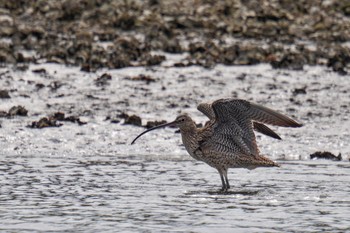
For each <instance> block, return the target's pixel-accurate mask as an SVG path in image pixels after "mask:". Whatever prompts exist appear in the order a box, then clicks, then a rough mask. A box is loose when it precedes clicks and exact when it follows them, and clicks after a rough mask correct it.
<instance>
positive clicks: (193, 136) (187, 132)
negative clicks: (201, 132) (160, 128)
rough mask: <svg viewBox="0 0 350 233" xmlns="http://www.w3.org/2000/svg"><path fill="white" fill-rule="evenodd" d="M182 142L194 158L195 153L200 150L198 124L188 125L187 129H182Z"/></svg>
mask: <svg viewBox="0 0 350 233" xmlns="http://www.w3.org/2000/svg"><path fill="white" fill-rule="evenodd" d="M180 132H181V137H182V142H183V144H184V145H185V148H186V150H187V152H188V153H189V154H190V155H191V156H192V157H193V156H194V154H193V151H194V150H195V149H196V148H198V140H197V138H198V129H197V127H196V124H195V123H194V122H193V124H188V125H186V127H181V128H180Z"/></svg>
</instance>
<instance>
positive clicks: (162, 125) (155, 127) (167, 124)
mask: <svg viewBox="0 0 350 233" xmlns="http://www.w3.org/2000/svg"><path fill="white" fill-rule="evenodd" d="M174 124H176V121H172V122H169V123H165V124H161V125H157V126H154V127H153V128H150V129H148V130H145V131H143V132H142V133H140V134H139V135H138V136H137V137H136V138H135V139H134V140H132V142H131V145H132V144H134V143H135V141H136V140H137V139H138V138H139V137H141V136H142V135H144V134H145V133H148V132H149V131H152V130H155V129H159V128H163V127H166V126H170V125H174Z"/></svg>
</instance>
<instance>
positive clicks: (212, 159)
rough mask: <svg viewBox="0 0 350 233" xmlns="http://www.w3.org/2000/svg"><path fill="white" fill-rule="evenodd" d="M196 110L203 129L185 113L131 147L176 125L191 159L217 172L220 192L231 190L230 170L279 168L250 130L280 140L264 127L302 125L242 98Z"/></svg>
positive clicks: (215, 103)
mask: <svg viewBox="0 0 350 233" xmlns="http://www.w3.org/2000/svg"><path fill="white" fill-rule="evenodd" d="M197 109H198V110H199V111H201V112H202V113H203V114H204V115H206V116H207V117H208V118H209V121H208V122H207V123H206V124H205V126H204V127H202V128H197V126H196V124H195V122H194V121H193V120H192V119H191V117H190V116H189V115H187V114H186V113H185V114H181V115H179V116H178V117H177V118H176V119H175V120H174V121H173V122H170V123H166V124H162V125H158V126H155V127H153V128H151V129H148V130H146V131H144V132H143V133H141V134H139V135H138V136H137V137H136V138H135V139H134V140H133V141H132V143H131V144H134V142H135V141H136V140H137V139H138V138H139V137H141V136H142V135H144V134H145V133H147V132H149V131H152V130H155V129H159V128H162V127H165V126H170V125H176V126H177V127H179V128H180V132H181V136H182V142H183V144H184V145H185V148H186V150H187V152H188V153H189V154H190V155H191V156H192V157H193V158H194V159H196V160H200V161H203V162H205V163H207V164H208V165H209V166H211V167H213V168H216V169H217V170H218V172H219V174H220V178H221V182H222V190H223V191H226V190H228V189H229V188H230V184H229V181H228V178H227V170H228V169H229V168H247V169H255V168H257V167H278V166H279V165H278V164H277V163H275V162H274V161H272V160H270V159H268V158H266V157H264V156H262V155H260V154H259V149H258V146H257V144H256V138H255V134H254V131H253V130H256V131H258V132H261V133H263V134H266V135H268V136H271V137H274V138H277V139H281V138H280V137H279V136H278V135H277V134H276V133H275V132H274V131H272V130H271V129H270V128H268V127H267V126H266V125H264V124H270V125H276V126H283V127H301V126H302V124H300V123H298V122H296V121H295V120H293V119H291V118H289V117H287V116H285V115H283V114H281V113H278V112H276V111H274V110H272V109H270V108H267V107H263V106H261V105H258V104H255V103H252V102H249V101H246V100H242V99H232V98H230V99H219V100H216V101H214V102H213V103H202V104H199V105H198V107H197Z"/></svg>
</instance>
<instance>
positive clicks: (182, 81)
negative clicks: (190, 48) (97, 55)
mask: <svg viewBox="0 0 350 233" xmlns="http://www.w3.org/2000/svg"><path fill="white" fill-rule="evenodd" d="M173 59H181V57H175V58H173ZM38 71H41V72H38ZM104 73H108V74H109V75H110V78H108V77H109V76H106V75H105V76H104V77H107V78H102V77H103V74H104ZM0 74H1V76H0V86H1V88H2V89H4V90H7V91H8V94H9V96H10V98H4V99H2V100H1V102H0V110H1V111H3V112H9V110H10V109H11V108H12V107H13V106H18V105H21V106H23V107H25V108H26V109H27V110H28V112H27V113H26V115H24V116H22V115H8V114H4V116H3V117H1V118H0V125H1V128H0V130H1V134H0V148H1V150H0V172H1V176H0V207H1V212H0V215H1V220H2V221H1V222H0V230H1V231H4V232H6V231H7V232H14V231H15V232H16V231H22V232H25V231H28V232H33V231H42V232H50V231H51V232H63V231H71V232H73V231H74V232H96V231H100V232H115V231H117V230H118V231H123V232H128V231H131V232H140V231H145V232H147V231H148V232H157V231H158V232H159V231H186V232H190V231H193V232H213V231H214V230H220V231H222V232H225V231H226V232H232V230H233V229H234V230H235V232H247V231H248V232H264V231H265V232H274V231H276V232H281V231H295V232H317V231H335V232H337V231H338V232H345V231H349V230H350V229H349V224H348V216H349V214H350V213H349V210H350V197H349V191H350V190H349V188H350V186H349V185H348V184H349V181H350V173H349V167H350V163H349V161H348V159H349V154H350V147H349V144H348V138H349V136H350V135H349V134H350V133H349V128H350V127H349V125H350V123H349V121H350V120H349V107H350V96H349V95H350V94H349V90H350V82H349V79H348V77H347V76H342V75H339V74H337V73H334V72H332V71H330V70H329V69H327V68H324V67H305V69H304V70H301V71H286V70H274V69H273V68H271V67H270V66H269V65H258V66H249V67H247V66H235V67H227V66H220V65H218V66H216V67H215V68H214V69H205V68H203V67H197V66H193V67H186V68H169V67H166V64H164V66H160V67H153V68H143V67H138V68H125V69H119V70H108V71H107V70H100V71H99V72H97V73H85V72H81V71H79V68H71V67H66V66H61V65H53V64H38V65H30V66H29V68H28V69H27V70H25V71H18V70H16V69H14V68H13V67H5V68H1V70H0ZM145 77H146V78H145ZM103 80H104V81H103ZM150 80H153V81H150ZM101 82H102V83H104V84H101ZM227 97H238V98H243V99H248V100H251V101H254V102H257V103H259V104H262V105H266V106H268V107H271V108H273V109H276V110H279V111H281V112H282V113H285V114H287V115H289V116H291V117H293V118H295V119H297V120H299V121H301V122H302V123H303V124H304V127H302V128H300V129H283V128H274V127H273V129H274V130H276V131H277V132H278V133H279V134H280V136H281V137H282V138H283V140H282V141H278V140H273V139H270V138H267V137H265V136H262V135H260V134H257V141H258V145H259V146H260V150H261V153H262V154H263V155H266V156H268V157H270V158H272V159H274V160H277V162H279V163H280V164H281V165H282V167H281V168H266V169H263V168H261V169H256V170H253V171H248V170H244V169H236V170H235V169H231V170H230V171H229V179H230V182H231V185H232V188H231V190H230V191H229V192H228V193H220V192H218V190H219V188H220V186H221V183H220V178H219V175H218V174H217V172H216V171H215V170H214V169H212V168H210V167H208V166H207V165H205V164H202V163H200V162H197V161H193V160H192V159H191V158H190V157H189V156H188V155H187V153H186V151H185V150H184V147H183V146H182V145H181V141H180V135H179V134H176V133H174V131H175V130H174V129H171V128H167V129H163V130H159V131H154V132H152V133H150V134H148V135H145V136H144V137H143V138H141V139H140V140H139V141H138V142H137V143H136V144H135V145H133V146H131V145H130V142H131V141H132V139H133V138H134V137H135V136H136V135H137V134H138V133H140V132H142V131H143V130H144V129H145V128H144V127H138V126H135V125H127V124H124V119H123V117H120V116H121V115H123V113H126V114H128V115H133V114H135V115H137V116H140V117H141V119H142V125H145V124H146V122H147V121H155V120H157V121H160V120H166V121H171V120H173V119H174V118H175V117H176V115H177V114H178V113H180V112H183V111H185V112H188V113H189V114H191V115H192V116H193V118H194V119H195V120H196V121H197V122H202V123H203V122H205V120H206V118H205V117H204V116H203V115H201V113H200V112H198V111H197V110H196V105H197V104H198V103H200V102H202V101H211V100H215V99H218V98H227ZM57 112H62V113H65V115H64V117H62V114H61V115H60V114H56V115H59V116H60V117H58V118H62V119H63V118H64V119H66V118H69V119H76V118H74V117H73V118H71V116H76V117H78V118H79V119H80V121H81V122H85V123H86V124H79V123H77V122H75V121H74V120H72V121H66V120H65V121H57V122H58V123H59V124H60V126H57V127H44V128H31V127H28V126H31V125H32V122H34V121H39V119H41V118H43V117H48V116H50V115H52V114H55V113H57ZM324 150H325V151H331V152H333V153H334V154H338V153H342V158H343V160H342V161H337V162H336V161H329V160H309V155H310V154H312V153H314V152H316V151H324Z"/></svg>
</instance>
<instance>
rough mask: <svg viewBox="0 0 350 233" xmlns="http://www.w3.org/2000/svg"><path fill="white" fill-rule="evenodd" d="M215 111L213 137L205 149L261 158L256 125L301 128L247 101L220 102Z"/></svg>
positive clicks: (224, 100) (289, 120) (272, 111)
mask: <svg viewBox="0 0 350 233" xmlns="http://www.w3.org/2000/svg"><path fill="white" fill-rule="evenodd" d="M212 109H213V111H214V114H215V122H214V123H213V133H212V135H211V137H210V138H209V137H208V139H207V140H206V141H205V142H204V143H203V146H204V145H205V146H206V147H209V148H214V147H215V146H216V147H220V148H218V149H219V150H225V151H226V152H228V151H230V152H232V153H243V154H246V155H249V154H250V155H258V154H259V150H258V148H257V145H256V139H255V134H254V132H253V129H254V126H253V122H254V121H256V122H261V123H265V124H272V125H278V126H284V127H300V126H301V124H299V123H298V122H296V121H294V120H293V119H291V118H289V117H287V116H285V115H283V114H280V113H278V112H276V111H274V110H272V109H269V108H266V107H263V106H260V105H257V104H254V103H250V102H248V101H246V100H240V99H220V100H217V101H215V102H213V103H212ZM265 127H266V126H265ZM266 129H269V128H268V127H266V128H263V131H264V130H265V131H266ZM271 131H272V130H271ZM272 132H273V131H272Z"/></svg>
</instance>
